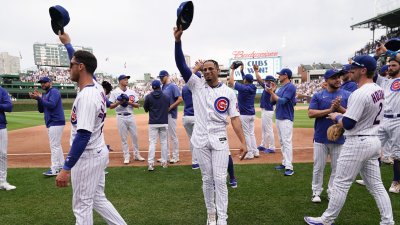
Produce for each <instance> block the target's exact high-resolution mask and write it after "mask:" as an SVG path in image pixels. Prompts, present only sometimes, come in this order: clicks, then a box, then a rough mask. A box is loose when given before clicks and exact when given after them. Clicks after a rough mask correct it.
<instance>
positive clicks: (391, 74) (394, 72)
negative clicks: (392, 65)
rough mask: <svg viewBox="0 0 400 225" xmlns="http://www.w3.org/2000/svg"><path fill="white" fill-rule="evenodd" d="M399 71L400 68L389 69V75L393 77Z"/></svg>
mask: <svg viewBox="0 0 400 225" xmlns="http://www.w3.org/2000/svg"><path fill="white" fill-rule="evenodd" d="M399 73H400V69H398V70H395V71H391V70H389V76H391V77H395V76H397V75H398V74H399Z"/></svg>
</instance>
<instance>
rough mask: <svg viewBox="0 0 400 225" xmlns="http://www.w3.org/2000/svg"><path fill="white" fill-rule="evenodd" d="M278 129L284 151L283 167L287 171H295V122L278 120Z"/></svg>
mask: <svg viewBox="0 0 400 225" xmlns="http://www.w3.org/2000/svg"><path fill="white" fill-rule="evenodd" d="M276 128H278V135H279V142H280V143H281V149H282V156H283V159H282V165H284V166H285V169H290V170H293V165H292V160H293V146H292V136H293V121H291V120H278V119H277V120H276Z"/></svg>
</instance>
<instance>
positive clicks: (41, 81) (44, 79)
mask: <svg viewBox="0 0 400 225" xmlns="http://www.w3.org/2000/svg"><path fill="white" fill-rule="evenodd" d="M47 82H51V79H50V78H48V77H42V78H40V79H39V81H38V83H47Z"/></svg>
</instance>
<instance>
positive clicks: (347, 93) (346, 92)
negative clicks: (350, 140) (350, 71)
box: [340, 90, 351, 109]
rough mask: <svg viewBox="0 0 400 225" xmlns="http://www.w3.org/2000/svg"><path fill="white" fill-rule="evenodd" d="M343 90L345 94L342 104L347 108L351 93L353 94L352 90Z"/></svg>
mask: <svg viewBox="0 0 400 225" xmlns="http://www.w3.org/2000/svg"><path fill="white" fill-rule="evenodd" d="M342 91H343V92H344V94H343V97H342V100H341V102H340V103H341V105H342V106H343V107H344V108H346V109H347V104H348V102H349V97H350V95H351V92H349V91H345V90H342Z"/></svg>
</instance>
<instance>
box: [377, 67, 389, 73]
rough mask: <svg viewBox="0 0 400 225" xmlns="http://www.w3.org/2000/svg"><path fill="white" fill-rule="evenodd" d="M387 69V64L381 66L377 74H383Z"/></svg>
mask: <svg viewBox="0 0 400 225" xmlns="http://www.w3.org/2000/svg"><path fill="white" fill-rule="evenodd" d="M388 70H389V66H388V65H384V66H382V67H381V69H380V70H379V74H380V75H382V74H384V73H385V72H386V71H388Z"/></svg>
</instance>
